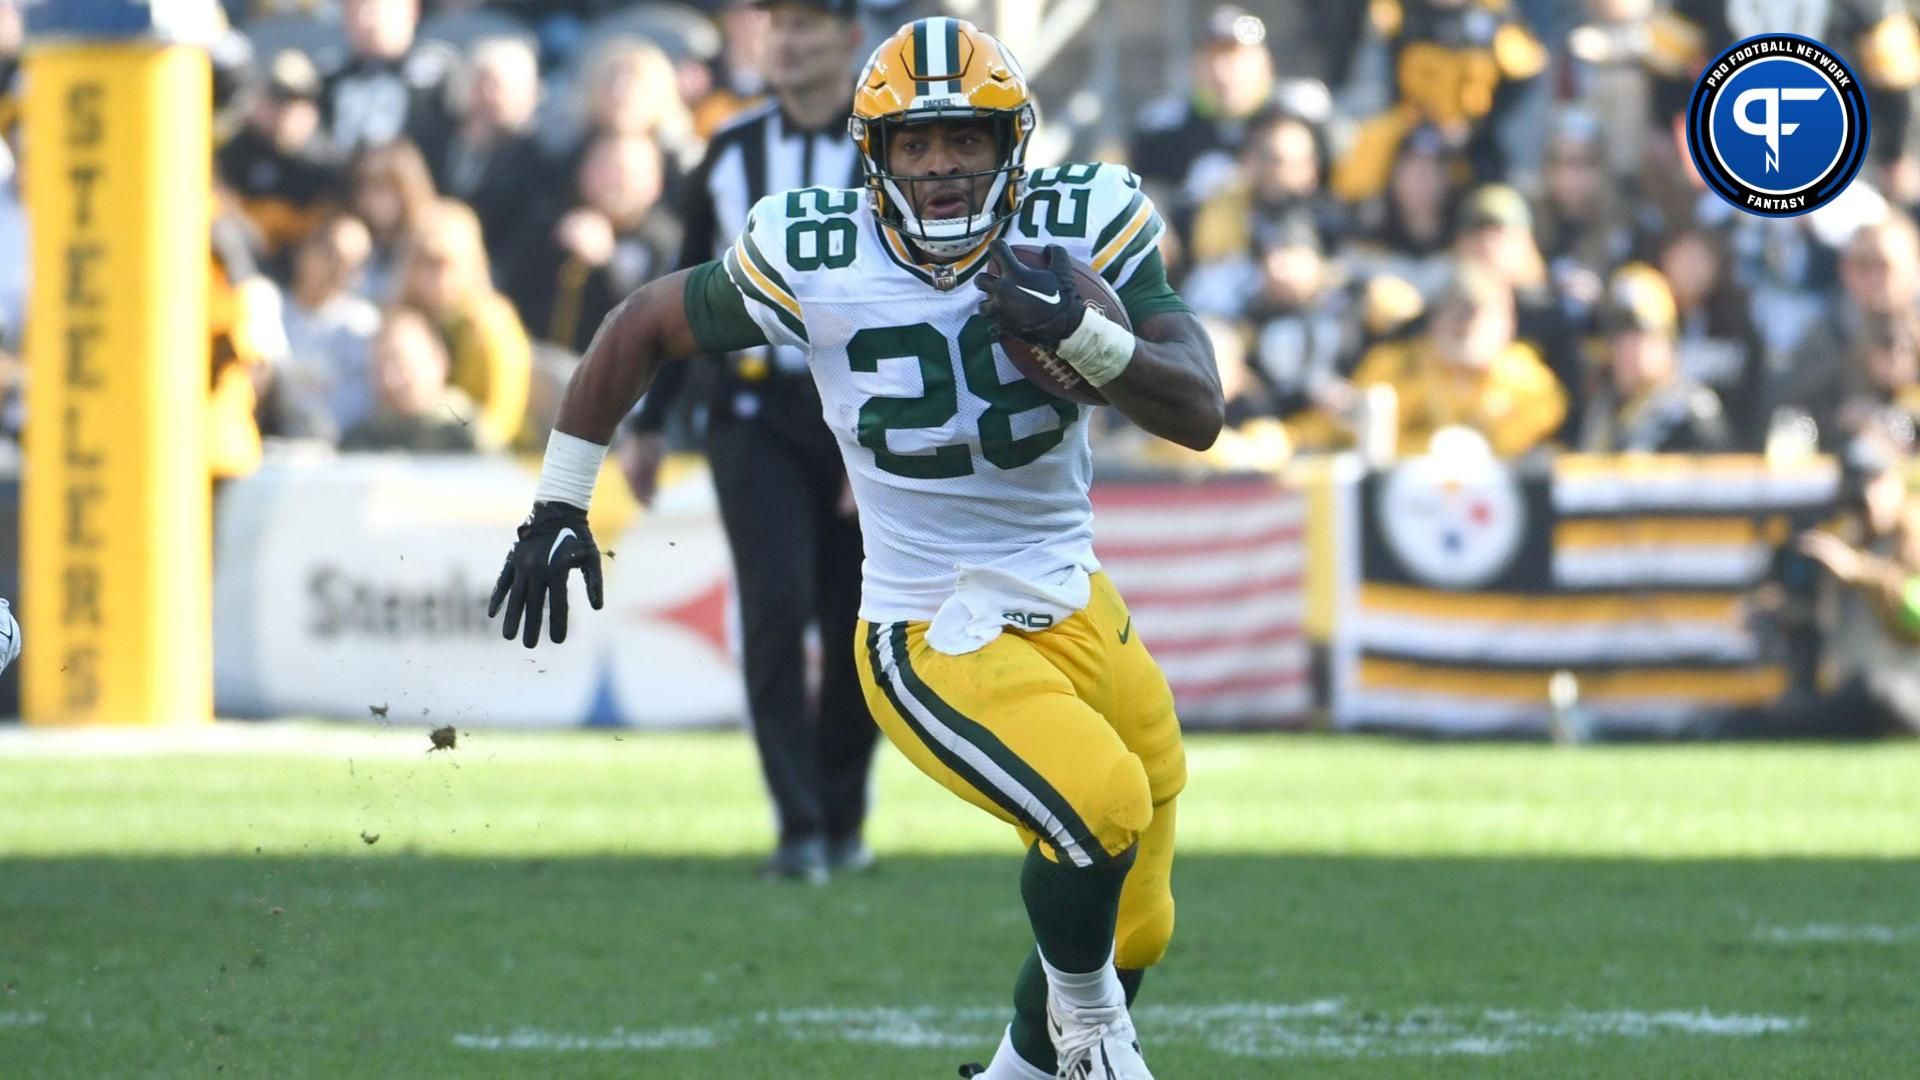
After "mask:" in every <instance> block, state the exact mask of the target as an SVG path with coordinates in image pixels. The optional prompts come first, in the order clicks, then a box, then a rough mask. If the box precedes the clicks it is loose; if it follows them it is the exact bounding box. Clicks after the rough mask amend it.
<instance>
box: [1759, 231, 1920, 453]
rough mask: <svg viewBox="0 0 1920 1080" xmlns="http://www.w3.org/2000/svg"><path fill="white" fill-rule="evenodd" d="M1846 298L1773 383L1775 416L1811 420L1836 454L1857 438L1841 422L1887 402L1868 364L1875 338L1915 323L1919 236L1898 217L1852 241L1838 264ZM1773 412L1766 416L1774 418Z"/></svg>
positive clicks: (1806, 339) (1808, 335)
mask: <svg viewBox="0 0 1920 1080" xmlns="http://www.w3.org/2000/svg"><path fill="white" fill-rule="evenodd" d="M1840 282H1841V285H1842V292H1841V294H1840V296H1838V297H1837V298H1836V299H1835V300H1834V303H1833V305H1832V307H1831V308H1830V309H1829V310H1828V312H1827V314H1826V315H1825V316H1823V317H1822V318H1821V319H1820V320H1819V321H1817V322H1815V323H1814V324H1813V325H1812V326H1811V327H1810V328H1809V329H1808V331H1807V333H1806V336H1805V337H1804V338H1803V339H1802V341H1801V344H1800V345H1799V347H1798V348H1796V349H1795V350H1794V351H1793V353H1792V354H1791V355H1790V356H1789V358H1788V360H1787V363H1786V364H1785V366H1784V368H1783V370H1781V371H1780V372H1779V373H1778V374H1777V376H1776V378H1775V380H1774V381H1775V383H1776V384H1777V385H1776V386H1775V388H1774V389H1773V395H1772V398H1771V400H1772V402H1773V408H1774V409H1777V408H1781V407H1785V408H1789V409H1794V410H1797V411H1799V412H1802V413H1805V414H1806V415H1807V416H1808V417H1810V418H1812V420H1813V423H1814V425H1815V428H1816V430H1817V431H1818V432H1819V447H1820V449H1821V450H1824V451H1828V452H1832V451H1836V450H1838V449H1839V448H1840V447H1841V446H1843V445H1845V443H1846V442H1847V441H1848V440H1849V439H1851V438H1852V437H1853V435H1854V434H1855V432H1854V431H1853V430H1851V428H1850V425H1849V424H1848V423H1846V422H1844V421H1846V420H1849V419H1852V418H1856V417H1857V416H1858V415H1859V413H1860V406H1861V405H1862V404H1863V403H1866V402H1872V401H1878V400H1882V399H1884V398H1885V396H1886V394H1887V392H1888V389H1889V388H1883V387H1876V386H1875V385H1874V383H1873V379H1872V375H1871V373H1870V372H1869V371H1868V369H1867V367H1866V363H1865V361H1866V360H1867V359H1868V357H1869V355H1870V351H1869V349H1868V347H1867V346H1868V345H1869V344H1870V343H1871V342H1872V340H1873V336H1874V335H1875V334H1876V333H1879V334H1881V335H1883V336H1884V335H1885V334H1886V333H1887V331H1886V330H1885V329H1884V328H1886V327H1888V326H1891V325H1899V324H1902V323H1904V322H1905V321H1907V320H1910V319H1912V318H1913V316H1914V312H1915V303H1916V299H1917V298H1920V236H1917V235H1916V233H1915V230H1914V225H1913V222H1912V221H1911V220H1909V219H1908V218H1906V217H1903V216H1893V217H1889V218H1887V219H1886V220H1885V221H1883V222H1880V223H1879V224H1875V225H1868V226H1865V227H1863V228H1861V229H1859V230H1857V231H1856V232H1855V233H1854V236H1853V242H1852V243H1851V244H1850V245H1849V246H1848V248H1847V251H1846V255H1845V257H1844V258H1843V259H1842V261H1841V264H1840ZM1772 413H1773V409H1769V416H1771V415H1772Z"/></svg>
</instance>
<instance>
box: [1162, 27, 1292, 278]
mask: <svg viewBox="0 0 1920 1080" xmlns="http://www.w3.org/2000/svg"><path fill="white" fill-rule="evenodd" d="M1273 95H1274V79H1273V54H1272V53H1270V52H1268V51H1267V27H1266V24H1265V23H1263V22H1261V21H1260V17H1259V16H1257V15H1253V14H1249V13H1248V12H1247V11H1246V10H1244V9H1242V8H1239V7H1235V6H1232V5H1221V6H1220V7H1217V8H1215V9H1213V13H1212V14H1211V15H1210V16H1209V17H1208V18H1207V22H1206V26H1205V28H1204V30H1203V31H1202V34H1201V39H1200V43H1199V44H1198V45H1197V46H1196V47H1195V48H1194V54H1193V93H1192V95H1191V96H1190V97H1188V98H1187V99H1186V100H1184V101H1182V100H1178V99H1173V98H1169V99H1165V100H1161V101H1157V102H1154V103H1152V104H1150V105H1148V106H1147V107H1146V108H1145V109H1142V110H1141V112H1140V116H1139V119H1138V121H1137V123H1136V124H1135V127H1134V131H1133V140H1132V144H1131V145H1130V146H1129V147H1128V148H1127V160H1128V161H1129V162H1131V163H1132V166H1133V170H1134V171H1135V172H1137V173H1139V174H1140V178H1141V179H1142V180H1144V181H1146V183H1147V187H1148V190H1149V192H1150V193H1151V194H1152V196H1153V199H1154V201H1155V203H1156V204H1158V205H1159V207H1160V208H1161V211H1162V212H1163V213H1165V214H1167V216H1168V222H1169V223H1170V224H1171V225H1172V226H1173V228H1174V231H1175V232H1176V233H1177V234H1178V235H1179V237H1180V238H1181V240H1182V241H1183V243H1182V246H1183V247H1184V246H1185V244H1184V241H1185V240H1186V239H1187V237H1188V236H1189V234H1190V229H1191V226H1192V222H1193V215H1194V211H1195V208H1197V207H1198V206H1199V205H1200V204H1201V203H1203V202H1205V201H1207V199H1208V198H1209V197H1211V196H1212V195H1213V194H1214V193H1215V192H1216V191H1217V190H1218V189H1219V188H1221V187H1222V186H1223V185H1225V184H1227V183H1229V182H1231V181H1232V180H1233V179H1234V175H1235V171H1236V168H1237V163H1236V161H1235V158H1236V156H1237V148H1238V147H1239V145H1240V141H1241V138H1242V135H1243V132H1244V130H1245V125H1246V123H1247V121H1248V120H1249V119H1250V118H1251V117H1252V116H1253V115H1254V114H1255V113H1257V112H1259V111H1260V110H1261V109H1263V108H1265V107H1266V106H1267V105H1269V104H1271V103H1272V101H1273Z"/></svg>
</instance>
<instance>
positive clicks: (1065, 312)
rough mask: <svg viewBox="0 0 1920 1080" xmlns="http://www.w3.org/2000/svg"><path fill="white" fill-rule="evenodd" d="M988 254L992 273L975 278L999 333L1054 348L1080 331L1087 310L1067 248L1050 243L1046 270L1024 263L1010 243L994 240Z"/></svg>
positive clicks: (985, 312) (986, 312) (982, 310)
mask: <svg viewBox="0 0 1920 1080" xmlns="http://www.w3.org/2000/svg"><path fill="white" fill-rule="evenodd" d="M989 251H990V252H991V258H992V272H991V273H988V272H986V271H982V272H980V273H978V274H975V275H974V277H973V284H974V285H975V286H976V287H977V288H978V289H979V290H980V291H981V292H983V293H986V294H987V295H986V298H985V299H983V300H981V301H980V314H982V315H985V316H986V317H987V318H989V319H992V320H993V324H994V328H995V329H996V330H998V331H1000V332H1002V333H1007V334H1012V335H1013V336H1014V337H1017V338H1019V339H1021V340H1022V341H1026V342H1030V343H1032V344H1034V345H1044V346H1046V347H1047V348H1053V347H1054V346H1056V345H1058V344H1060V343H1061V342H1062V341H1064V340H1066V339H1067V338H1068V337H1070V336H1072V334H1073V332H1074V331H1075V330H1078V329H1080V320H1081V319H1084V318H1086V317H1087V308H1086V305H1085V304H1083V303H1082V302H1081V300H1080V290H1079V289H1078V288H1075V287H1074V284H1073V261H1072V259H1071V258H1070V257H1069V256H1068V255H1067V249H1066V248H1063V247H1061V246H1060V245H1059V244H1049V245H1047V265H1046V268H1045V269H1040V268H1037V267H1032V266H1028V265H1027V264H1026V263H1023V262H1021V261H1020V260H1019V259H1018V258H1017V257H1015V256H1014V254H1013V249H1012V248H1010V247H1008V246H1007V242H1006V241H1005V240H995V241H994V242H993V247H992V248H990V249H989Z"/></svg>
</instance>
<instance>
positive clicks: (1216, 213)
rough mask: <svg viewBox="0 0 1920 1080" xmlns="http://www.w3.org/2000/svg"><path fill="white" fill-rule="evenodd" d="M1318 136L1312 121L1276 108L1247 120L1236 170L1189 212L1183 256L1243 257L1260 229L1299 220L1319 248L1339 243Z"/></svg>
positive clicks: (1197, 260) (1200, 260) (1196, 261)
mask: <svg viewBox="0 0 1920 1080" xmlns="http://www.w3.org/2000/svg"><path fill="white" fill-rule="evenodd" d="M1321 157H1322V150H1321V145H1320V135H1319V133H1318V131H1316V130H1315V128H1314V126H1313V124H1312V123H1310V122H1309V121H1307V120H1306V119H1305V118H1304V117H1301V116H1299V115H1297V114H1295V113H1291V112H1288V111H1286V110H1285V109H1282V108H1279V107H1278V106H1275V107H1273V108H1270V109H1266V110H1263V111H1262V112H1260V113H1259V114H1257V115H1255V116H1254V117H1253V119H1251V120H1249V121H1247V131H1246V137H1245V140H1244V141H1243V142H1242V143H1241V146H1240V169H1239V172H1238V174H1237V175H1236V176H1235V177H1234V178H1233V179H1232V180H1231V181H1229V182H1228V183H1226V184H1224V185H1222V186H1221V187H1220V188H1219V190H1217V191H1215V192H1214V193H1213V195H1212V196H1211V197H1209V198H1208V199H1207V200H1206V201H1205V202H1204V203H1203V204H1201V206H1200V208H1199V210H1198V211H1197V212H1196V213H1195V214H1194V222H1193V236H1192V242H1191V244H1190V246H1189V249H1188V252H1187V256H1188V259H1189V260H1190V261H1191V262H1192V264H1193V265H1194V266H1196V267H1198V266H1200V265H1202V264H1204V263H1208V262H1211V261H1213V260H1216V259H1224V258H1230V257H1234V256H1240V257H1244V256H1246V255H1247V254H1248V253H1249V252H1250V251H1251V249H1252V247H1253V242H1252V241H1253V234H1254V233H1255V232H1256V231H1257V230H1259V229H1260V228H1262V227H1266V226H1284V225H1285V224H1287V223H1288V222H1291V221H1293V220H1295V219H1299V220H1302V221H1304V222H1305V223H1306V224H1307V225H1308V226H1310V227H1311V228H1313V230H1314V231H1315V232H1316V233H1317V234H1318V236H1317V240H1318V242H1319V244H1320V246H1321V247H1322V248H1325V249H1331V248H1332V247H1333V245H1335V244H1336V243H1338V242H1339V239H1340V232H1341V214H1340V208H1339V206H1338V205H1337V204H1336V203H1335V202H1334V200H1333V197H1332V196H1331V195H1329V194H1328V193H1327V191H1326V187H1325V183H1324V176H1323V174H1322V160H1321Z"/></svg>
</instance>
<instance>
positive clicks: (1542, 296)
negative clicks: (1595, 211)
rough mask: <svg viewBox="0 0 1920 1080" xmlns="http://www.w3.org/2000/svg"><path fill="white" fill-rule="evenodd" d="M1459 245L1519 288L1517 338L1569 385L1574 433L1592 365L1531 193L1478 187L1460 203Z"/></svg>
mask: <svg viewBox="0 0 1920 1080" xmlns="http://www.w3.org/2000/svg"><path fill="white" fill-rule="evenodd" d="M1454 250H1455V252H1456V254H1457V255H1458V257H1459V258H1460V259H1461V260H1462V261H1464V262H1466V263H1469V264H1471V265H1474V266H1478V267H1481V268H1483V269H1485V270H1487V271H1490V272H1491V273H1492V274H1493V275H1494V276H1495V277H1497V278H1499V279H1500V281H1501V282H1503V283H1505V285H1506V286H1507V287H1508V288H1509V289H1511V290H1513V301H1514V334H1515V337H1516V338H1518V340H1520V341H1524V342H1526V343H1527V344H1528V345H1531V346H1532V347H1533V349H1534V351H1535V352H1537V353H1538V354H1539V355H1540V358H1541V359H1542V360H1544V361H1546V364H1547V367H1548V368H1549V369H1550V370H1552V372H1553V374H1554V377H1555V378H1557V379H1559V380H1560V385H1561V387H1562V388H1563V389H1564V390H1566V392H1567V397H1568V399H1569V407H1568V410H1567V413H1568V416H1567V419H1568V424H1567V428H1566V430H1564V431H1563V432H1562V433H1561V434H1562V435H1564V436H1567V437H1569V438H1570V437H1571V436H1572V435H1573V428H1574V426H1575V425H1577V424H1578V422H1579V418H1580V408H1581V402H1582V399H1583V398H1584V396H1585V393H1586V386H1587V381H1588V379H1587V371H1586V365H1585V363H1584V362H1583V357H1582V356H1581V353H1580V344H1579V341H1578V339H1577V338H1576V337H1575V336H1574V330H1573V326H1572V325H1571V324H1570V323H1569V322H1568V320H1567V318H1566V315H1565V313H1564V312H1563V311H1562V310H1561V308H1560V300H1559V297H1558V296H1557V295H1556V294H1555V293H1554V291H1553V287H1552V282H1550V281H1549V280H1548V278H1547V264H1546V259H1545V258H1544V257H1543V256H1542V255H1541V253H1540V248H1539V246H1538V245H1537V244H1535V243H1534V238H1533V211H1532V209H1531V208H1529V207H1528V206H1527V200H1526V198H1525V197H1524V196H1522V195H1521V194H1520V193H1519V192H1518V191H1515V190H1514V189H1513V188H1510V187H1508V186H1506V185H1505V184H1486V185H1483V186H1481V187H1479V188H1476V189H1475V190H1474V191H1473V192H1472V193H1471V194H1469V195H1468V196H1467V199H1466V201H1465V202H1463V203H1462V204H1461V206H1460V214H1459V221H1458V223H1457V224H1456V226H1455V240H1454Z"/></svg>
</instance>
